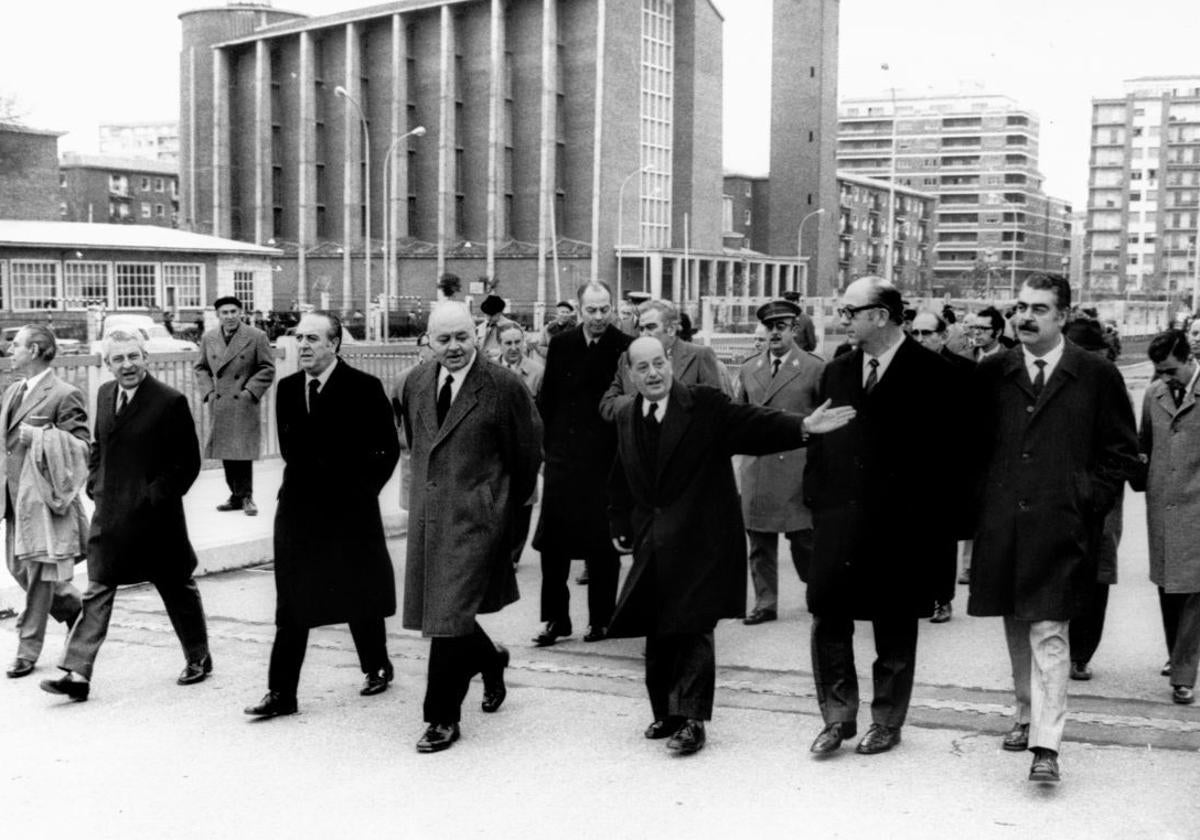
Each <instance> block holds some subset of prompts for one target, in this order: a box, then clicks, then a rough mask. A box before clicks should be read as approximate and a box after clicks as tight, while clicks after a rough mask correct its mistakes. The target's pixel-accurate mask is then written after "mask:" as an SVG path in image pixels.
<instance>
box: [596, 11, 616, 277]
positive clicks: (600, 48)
mask: <svg viewBox="0 0 1200 840" xmlns="http://www.w3.org/2000/svg"><path fill="white" fill-rule="evenodd" d="M607 19H608V9H607V6H606V3H605V0H596V107H595V110H594V114H593V117H592V265H591V280H592V282H593V283H595V282H596V281H597V280H599V279H600V192H601V178H600V176H601V167H600V164H601V154H602V152H603V151H604V149H603V144H602V142H601V141H602V139H603V137H604V131H603V130H602V125H603V122H604V36H605V32H604V29H605V25H606V22H607ZM617 244H621V243H617ZM617 282H618V283H620V278H617Z"/></svg>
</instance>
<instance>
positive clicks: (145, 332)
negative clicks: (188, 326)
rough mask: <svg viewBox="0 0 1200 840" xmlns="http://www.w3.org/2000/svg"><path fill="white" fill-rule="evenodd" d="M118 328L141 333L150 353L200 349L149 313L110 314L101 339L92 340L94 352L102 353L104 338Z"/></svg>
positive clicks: (123, 330) (106, 319)
mask: <svg viewBox="0 0 1200 840" xmlns="http://www.w3.org/2000/svg"><path fill="white" fill-rule="evenodd" d="M117 330H120V331H122V332H139V333H141V334H142V337H143V338H144V339H145V341H146V352H148V353H183V352H187V351H189V350H197V349H199V348H198V347H197V346H196V343H195V342H194V341H185V340H184V339H182V338H175V337H174V336H172V335H171V334H170V333H169V332H167V328H166V327H164V326H163V325H162V324H160V323H158V322H156V321H155V320H154V319H153V318H151V317H150V316H149V315H108V316H107V317H105V319H104V328H103V331H102V332H101V340H99V341H93V342H92V352H93V353H102V352H103V339H104V338H106V337H107V336H108V335H110V334H111V333H113V332H116V331H117Z"/></svg>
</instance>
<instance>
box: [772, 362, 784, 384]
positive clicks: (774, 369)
mask: <svg viewBox="0 0 1200 840" xmlns="http://www.w3.org/2000/svg"><path fill="white" fill-rule="evenodd" d="M781 364H783V359H774V360H773V361H772V362H771V378H772V379H774V378H775V374H777V373H779V366H780V365H781Z"/></svg>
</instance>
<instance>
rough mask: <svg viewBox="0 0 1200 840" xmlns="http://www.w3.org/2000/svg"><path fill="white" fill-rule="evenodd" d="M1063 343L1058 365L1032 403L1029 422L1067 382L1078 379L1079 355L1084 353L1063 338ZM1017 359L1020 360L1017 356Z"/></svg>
mask: <svg viewBox="0 0 1200 840" xmlns="http://www.w3.org/2000/svg"><path fill="white" fill-rule="evenodd" d="M1063 342H1064V344H1065V345H1066V346H1064V347H1063V354H1062V358H1061V359H1059V360H1058V364H1057V365H1055V366H1054V373H1052V374H1050V378H1049V379H1048V380H1047V381H1046V385H1045V387H1044V388H1042V393H1041V395H1040V396H1039V397H1038V400H1037V402H1036V403H1034V405H1033V414H1032V415H1031V416H1030V418H1029V419H1030V420H1036V419H1037V416H1038V415H1039V414H1041V412H1042V409H1043V408H1045V407H1046V405H1047V404H1048V403H1049V402H1050V401H1051V400H1052V399H1054V398H1055V397H1056V396H1057V395H1058V392H1059V391H1061V390H1062V389H1063V387H1064V386H1065V385H1066V384H1067V383H1068V382H1073V381H1075V380H1076V379H1078V378H1079V354H1081V353H1084V352H1086V351H1085V350H1080V349H1079V348H1078V347H1076V346H1075V345H1073V344H1072V343H1071V342H1069V341H1067V340H1066V339H1065V338H1064V339H1063ZM1018 358H1020V356H1019V355H1018ZM1021 367H1022V368H1024V367H1025V364H1024V360H1023V359H1022V362H1021ZM1025 376H1026V377H1028V376H1029V370H1028V369H1027V368H1026V370H1025ZM1030 393H1033V383H1032V382H1030Z"/></svg>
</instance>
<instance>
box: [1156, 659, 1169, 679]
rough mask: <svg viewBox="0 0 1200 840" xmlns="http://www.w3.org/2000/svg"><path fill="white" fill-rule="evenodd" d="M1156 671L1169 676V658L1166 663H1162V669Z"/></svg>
mask: <svg viewBox="0 0 1200 840" xmlns="http://www.w3.org/2000/svg"><path fill="white" fill-rule="evenodd" d="M1158 673H1160V674H1162V675H1163V676H1164V677H1169V676H1171V660H1170V659H1168V660H1167V664H1166V665H1163V666H1162V670H1161V671H1159V672H1158Z"/></svg>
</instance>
